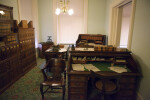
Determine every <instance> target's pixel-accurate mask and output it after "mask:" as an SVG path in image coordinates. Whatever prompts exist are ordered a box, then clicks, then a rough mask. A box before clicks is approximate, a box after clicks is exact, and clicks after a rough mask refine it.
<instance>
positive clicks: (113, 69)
mask: <svg viewBox="0 0 150 100" xmlns="http://www.w3.org/2000/svg"><path fill="white" fill-rule="evenodd" d="M109 68H110V70H112V71H114V72H117V73H123V72H127V69H125V68H123V67H117V66H113V67H109Z"/></svg>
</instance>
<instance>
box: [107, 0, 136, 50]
mask: <svg viewBox="0 0 150 100" xmlns="http://www.w3.org/2000/svg"><path fill="white" fill-rule="evenodd" d="M130 2H131V5H132V11H131V18H130V26H129V36H128V43H127V44H128V45H127V48H128V49H129V50H131V46H132V36H133V27H134V18H135V10H136V0H116V1H115V2H114V3H112V4H111V5H110V24H109V25H110V26H109V34H108V37H109V38H108V44H109V45H113V46H115V47H118V46H119V45H120V33H121V22H122V6H123V5H126V4H128V3H130Z"/></svg>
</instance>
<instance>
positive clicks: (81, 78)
mask: <svg viewBox="0 0 150 100" xmlns="http://www.w3.org/2000/svg"><path fill="white" fill-rule="evenodd" d="M70 80H71V81H74V80H75V81H87V76H80V75H76V76H75V75H71V76H70Z"/></svg>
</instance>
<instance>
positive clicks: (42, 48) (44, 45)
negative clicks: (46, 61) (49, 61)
mask: <svg viewBox="0 0 150 100" xmlns="http://www.w3.org/2000/svg"><path fill="white" fill-rule="evenodd" d="M52 46H53V42H41V43H39V44H38V48H39V57H40V58H45V50H47V49H48V48H50V47H52Z"/></svg>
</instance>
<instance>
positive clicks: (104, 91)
mask: <svg viewBox="0 0 150 100" xmlns="http://www.w3.org/2000/svg"><path fill="white" fill-rule="evenodd" d="M120 77H121V75H119V74H117V73H116V74H115V75H104V74H98V73H95V72H93V71H91V81H92V86H94V88H95V89H97V90H98V94H97V95H98V97H99V98H100V99H99V100H115V99H114V98H110V96H112V95H113V94H115V93H117V92H118V91H119V79H120ZM112 97H113V96H112ZM94 100H95V99H94Z"/></svg>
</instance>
